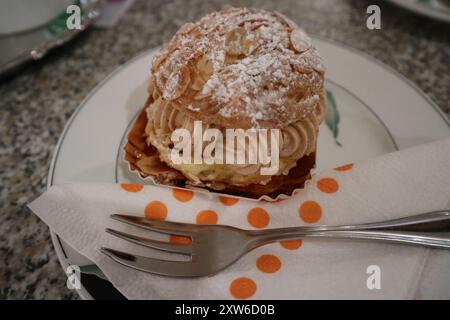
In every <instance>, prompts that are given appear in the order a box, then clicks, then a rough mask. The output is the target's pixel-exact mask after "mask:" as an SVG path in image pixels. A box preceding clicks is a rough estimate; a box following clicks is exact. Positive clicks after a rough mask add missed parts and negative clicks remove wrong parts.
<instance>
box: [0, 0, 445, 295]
mask: <svg viewBox="0 0 450 320" xmlns="http://www.w3.org/2000/svg"><path fill="white" fill-rule="evenodd" d="M374 3H375V4H379V5H380V7H381V9H382V29H381V30H374V31H371V30H368V29H367V28H366V17H367V15H366V8H367V6H368V5H370V4H374ZM225 6H255V7H261V8H265V9H274V10H278V11H280V12H282V13H284V14H286V15H288V16H289V17H291V18H292V19H293V20H294V21H296V22H297V23H299V24H300V25H301V26H302V27H303V28H304V29H305V30H306V31H307V32H308V33H310V34H311V35H313V36H314V35H317V36H320V37H322V38H326V39H332V40H335V41H338V42H341V43H344V44H347V45H349V46H352V47H354V48H357V49H359V50H362V51H364V52H366V53H368V54H370V55H372V56H374V57H376V58H377V59H379V60H381V61H382V62H384V63H386V64H387V65H389V66H391V67H393V68H394V69H396V70H398V71H399V72H400V73H402V74H403V75H405V76H406V77H407V78H409V79H410V80H412V81H413V82H414V83H415V84H417V85H418V86H419V87H420V88H421V89H422V90H423V91H424V92H425V93H426V94H428V95H429V96H430V97H431V99H432V100H434V101H435V102H436V103H437V104H438V106H439V107H440V108H441V109H442V110H443V111H444V113H446V114H447V115H448V116H449V117H450V64H449V61H450V28H449V25H448V24H444V23H439V22H435V21H432V20H429V19H428V18H423V17H420V16H417V15H415V14H412V13H409V12H405V11H403V10H402V9H399V8H397V7H395V6H393V5H390V4H388V3H386V2H385V1H368V0H338V1H336V0H302V1H299V0H292V1H289V0H286V1H272V0H264V1H257V0H253V1H244V0H239V1H238V0H236V1H230V2H228V4H225V1H219V0H216V1H203V0H188V1H186V0H177V1H167V0H152V1H144V0H137V1H136V2H135V4H134V5H133V6H132V7H131V9H130V10H129V11H128V12H127V13H126V14H125V16H123V17H122V19H121V22H120V23H119V24H118V25H116V26H115V27H114V28H112V29H96V28H93V29H91V30H89V31H87V32H86V33H84V34H82V35H81V36H79V37H78V38H77V39H75V41H73V42H71V43H69V44H67V45H65V46H64V47H62V48H59V49H57V50H56V51H53V52H51V53H50V54H49V55H48V56H47V57H45V58H44V59H43V60H41V61H39V62H37V63H34V64H29V65H27V66H25V67H24V68H22V69H21V70H19V71H18V72H17V73H16V74H14V75H12V76H9V77H8V78H6V79H3V80H1V81H0V168H2V169H1V170H0V299H77V298H78V295H77V293H76V292H74V291H70V290H68V289H67V287H66V277H65V274H64V272H63V270H62V269H61V267H60V265H59V262H58V259H57V256H56V253H55V251H54V249H53V246H52V244H51V240H50V234H49V231H48V228H47V227H46V225H45V224H44V223H42V222H41V221H40V220H39V219H38V218H37V217H36V216H34V215H33V214H31V213H30V211H29V210H28V209H27V208H26V204H27V203H28V202H30V201H31V200H33V199H35V198H36V197H37V196H38V195H39V194H41V193H42V192H44V191H45V189H46V183H47V173H48V169H49V165H50V161H51V158H52V153H53V150H54V148H55V146H56V143H57V140H58V137H59V135H60V134H61V132H62V131H63V128H64V125H65V124H66V122H67V121H68V119H69V117H70V115H71V114H72V113H73V111H74V110H75V108H76V107H77V106H78V104H79V103H80V102H81V101H82V99H83V98H84V97H85V96H86V95H87V94H88V93H89V92H90V91H91V90H92V89H93V88H94V87H95V86H96V85H97V84H98V83H99V82H100V81H101V80H102V79H103V78H104V77H106V76H107V75H108V74H109V73H110V72H112V71H113V70H114V69H115V68H117V67H118V66H119V65H121V64H123V63H124V62H126V61H127V60H129V59H131V58H132V57H134V56H135V55H137V54H138V53H140V52H141V51H143V50H145V49H148V48H151V47H154V46H158V45H160V44H162V43H163V42H165V41H167V40H169V39H170V38H171V36H172V35H173V33H174V32H175V31H176V30H177V29H178V28H179V27H180V26H181V25H182V24H183V23H185V22H187V21H192V20H196V19H198V18H200V17H201V16H203V15H204V14H205V13H208V12H210V11H214V10H217V9H220V8H223V7H225Z"/></svg>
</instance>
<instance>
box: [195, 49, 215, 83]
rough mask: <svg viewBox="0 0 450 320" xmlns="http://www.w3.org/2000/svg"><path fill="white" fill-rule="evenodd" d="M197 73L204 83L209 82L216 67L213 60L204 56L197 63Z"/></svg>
mask: <svg viewBox="0 0 450 320" xmlns="http://www.w3.org/2000/svg"><path fill="white" fill-rule="evenodd" d="M197 72H198V73H199V75H200V76H201V77H202V79H203V81H205V82H206V81H207V80H208V79H209V77H210V76H211V75H212V74H213V72H214V66H213V63H212V61H211V59H209V58H208V56H207V55H203V56H202V57H201V58H200V59H199V60H198V62H197Z"/></svg>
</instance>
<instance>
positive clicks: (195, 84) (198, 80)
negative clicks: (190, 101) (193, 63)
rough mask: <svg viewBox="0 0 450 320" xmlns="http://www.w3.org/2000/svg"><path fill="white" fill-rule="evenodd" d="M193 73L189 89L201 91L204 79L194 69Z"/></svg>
mask: <svg viewBox="0 0 450 320" xmlns="http://www.w3.org/2000/svg"><path fill="white" fill-rule="evenodd" d="M193 73H194V78H193V80H192V81H191V89H192V90H195V91H201V90H202V89H203V86H204V85H205V81H204V80H203V78H202V77H201V76H200V75H199V74H198V73H197V72H195V71H194V72H193Z"/></svg>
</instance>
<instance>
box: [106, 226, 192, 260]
mask: <svg viewBox="0 0 450 320" xmlns="http://www.w3.org/2000/svg"><path fill="white" fill-rule="evenodd" d="M106 232H107V233H109V234H111V235H113V236H116V237H119V238H121V239H124V240H127V241H130V242H133V243H136V244H139V245H142V246H145V247H149V248H153V249H157V250H162V251H167V252H174V253H182V254H190V253H191V252H192V249H193V248H192V245H190V244H178V243H175V244H172V243H169V242H164V241H157V240H152V239H148V238H144V237H138V236H135V235H132V234H128V233H125V232H121V231H117V230H113V229H110V228H107V229H106Z"/></svg>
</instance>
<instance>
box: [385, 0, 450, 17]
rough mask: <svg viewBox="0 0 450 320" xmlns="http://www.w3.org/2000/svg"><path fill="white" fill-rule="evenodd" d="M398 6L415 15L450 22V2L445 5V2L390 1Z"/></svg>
mask: <svg viewBox="0 0 450 320" xmlns="http://www.w3.org/2000/svg"><path fill="white" fill-rule="evenodd" d="M389 1H390V2H392V3H395V4H396V5H398V6H400V7H403V8H405V9H408V10H410V11H413V12H415V13H418V14H421V15H424V16H427V17H430V18H433V19H437V20H441V21H445V22H450V2H449V5H445V4H444V3H443V1H445V0H389Z"/></svg>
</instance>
